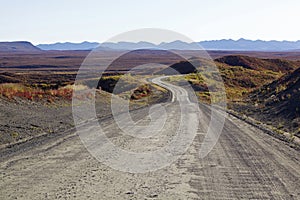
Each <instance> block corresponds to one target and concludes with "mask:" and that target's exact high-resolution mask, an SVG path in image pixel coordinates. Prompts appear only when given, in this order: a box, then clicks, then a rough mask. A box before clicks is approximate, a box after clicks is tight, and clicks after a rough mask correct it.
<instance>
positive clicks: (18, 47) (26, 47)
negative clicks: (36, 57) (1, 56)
mask: <svg viewBox="0 0 300 200" xmlns="http://www.w3.org/2000/svg"><path fill="white" fill-rule="evenodd" d="M38 51H41V49H39V48H38V47H36V46H34V45H32V44H31V43H30V42H25V41H20V42H0V52H38Z"/></svg>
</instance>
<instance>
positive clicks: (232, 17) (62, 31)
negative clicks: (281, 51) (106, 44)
mask: <svg viewBox="0 0 300 200" xmlns="http://www.w3.org/2000/svg"><path fill="white" fill-rule="evenodd" d="M0 2H1V12H0V27H1V31H0V40H1V41H17V40H18V41H19V40H26V41H31V42H32V43H34V44H39V43H53V42H64V41H70V42H81V41H86V40H87V41H97V42H103V41H105V40H107V39H109V38H110V37H112V36H114V35H116V34H119V33H122V32H125V31H130V30H133V29H139V28H164V29H170V30H173V31H176V32H179V33H181V34H184V35H186V36H188V37H190V38H191V39H192V40H194V41H202V40H214V39H229V38H231V39H239V38H246V39H262V40H291V41H295V40H300V28H299V27H300V26H299V25H300V1H299V0H205V1H204V0H181V1H176V0H123V1H121V0H107V1H104V0H81V1H80V0H49V1H43V0H1V1H0Z"/></svg>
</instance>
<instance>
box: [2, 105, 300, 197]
mask: <svg viewBox="0 0 300 200" xmlns="http://www.w3.org/2000/svg"><path fill="white" fill-rule="evenodd" d="M175 104H176V103H167V104H166V105H165V106H166V110H169V112H168V113H169V118H168V119H169V121H168V123H167V124H166V126H167V128H166V129H165V131H164V132H163V134H162V135H161V136H160V140H156V139H155V138H153V139H151V138H150V139H149V140H135V139H133V138H132V137H128V136H124V135H121V134H119V133H118V129H117V128H116V126H115V124H114V121H113V120H112V119H106V120H103V121H101V122H100V123H101V124H102V125H103V127H104V130H105V131H107V132H106V134H107V136H108V137H109V138H110V139H111V141H112V142H114V143H115V144H116V145H118V146H120V147H122V148H124V149H127V150H130V151H142V150H143V151H149V150H153V149H155V148H159V147H161V146H163V145H165V144H167V143H168V142H169V140H170V138H172V136H174V130H175V129H176V127H177V125H178V124H177V122H178V116H179V115H180V113H179V110H178V109H177V107H176V105H175ZM201 110H202V112H203V116H202V118H201V120H202V123H203V122H204V123H208V122H209V113H210V112H209V109H208V108H206V107H204V106H203V107H202V106H201ZM147 112H148V109H147V108H144V109H141V110H138V111H134V112H132V117H133V119H140V120H139V123H140V124H145V123H147V122H148V121H149V118H148V117H147V116H146V113H147ZM145 116H146V117H145ZM112 130H114V131H112ZM204 131H205V130H203V128H202V129H201V127H200V129H199V131H198V134H197V136H196V138H195V139H194V141H193V143H192V145H191V146H190V147H189V149H188V151H187V152H186V153H185V154H184V155H182V156H181V157H180V158H179V159H178V160H177V161H175V162H174V163H172V164H171V165H170V166H168V167H165V168H163V169H159V170H157V171H154V172H148V173H139V174H134V173H126V172H120V171H117V170H114V169H111V168H110V167H108V166H106V165H104V164H102V163H101V162H99V161H98V160H96V159H95V158H93V157H92V156H91V155H90V154H89V152H88V151H87V150H86V149H85V147H84V146H83V144H82V142H81V141H80V139H79V137H78V136H77V135H76V134H75V133H70V134H68V135H66V136H64V137H58V138H55V139H49V141H48V142H45V143H43V144H40V145H38V146H36V147H32V148H28V149H27V150H26V151H23V152H18V153H17V154H16V153H15V154H13V155H12V156H9V155H8V156H5V157H2V160H1V164H0V177H1V182H0V199H299V197H300V192H299V190H298V189H299V188H298V186H299V185H300V165H299V164H300V161H299V159H300V157H299V151H296V150H295V149H292V148H290V147H289V146H287V145H285V144H284V143H283V142H282V141H280V140H277V139H275V138H273V137H271V136H269V135H267V134H265V133H263V132H262V131H260V130H258V129H256V128H254V127H252V126H250V125H249V124H246V123H245V122H242V121H241V120H239V119H236V118H234V117H232V116H229V117H228V119H227V120H226V122H225V126H224V129H223V132H222V134H221V137H220V138H219V141H218V143H217V144H216V146H215V147H214V149H213V150H212V151H211V152H210V153H209V155H208V156H207V157H205V158H204V159H200V158H199V149H200V146H201V142H202V141H203V138H204V136H205V135H204V133H203V132H204ZM142 147H144V148H142Z"/></svg>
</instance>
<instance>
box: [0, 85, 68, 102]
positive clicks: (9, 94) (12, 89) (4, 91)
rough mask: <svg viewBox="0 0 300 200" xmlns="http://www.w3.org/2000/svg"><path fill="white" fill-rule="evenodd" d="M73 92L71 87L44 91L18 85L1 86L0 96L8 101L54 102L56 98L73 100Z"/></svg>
mask: <svg viewBox="0 0 300 200" xmlns="http://www.w3.org/2000/svg"><path fill="white" fill-rule="evenodd" d="M72 91H73V89H72V88H71V87H70V86H68V87H62V88H59V89H49V90H43V89H40V88H32V87H28V86H25V85H22V84H16V83H4V84H0V96H3V97H5V98H8V99H14V98H16V97H17V98H22V99H27V100H31V101H34V100H42V99H47V100H48V101H53V100H55V98H63V99H67V100H71V98H72Z"/></svg>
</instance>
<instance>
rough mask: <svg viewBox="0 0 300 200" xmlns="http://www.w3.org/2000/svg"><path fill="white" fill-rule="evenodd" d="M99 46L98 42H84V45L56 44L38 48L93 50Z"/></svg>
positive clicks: (41, 45)
mask: <svg viewBox="0 0 300 200" xmlns="http://www.w3.org/2000/svg"><path fill="white" fill-rule="evenodd" d="M98 46H99V43H97V42H82V43H71V42H65V43H60V42H58V43H54V44H39V45H37V47H38V48H40V49H42V50H91V49H94V48H96V47H98Z"/></svg>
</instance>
